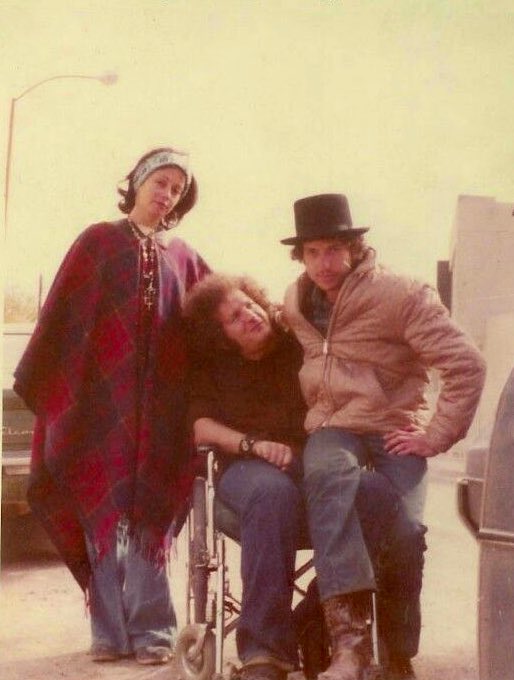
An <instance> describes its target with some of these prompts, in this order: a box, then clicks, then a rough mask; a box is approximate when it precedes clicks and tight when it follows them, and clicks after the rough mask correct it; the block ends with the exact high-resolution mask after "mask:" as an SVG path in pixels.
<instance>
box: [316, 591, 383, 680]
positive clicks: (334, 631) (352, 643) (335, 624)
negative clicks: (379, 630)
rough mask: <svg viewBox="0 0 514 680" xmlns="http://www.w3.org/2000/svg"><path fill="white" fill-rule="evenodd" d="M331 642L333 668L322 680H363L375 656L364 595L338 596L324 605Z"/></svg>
mask: <svg viewBox="0 0 514 680" xmlns="http://www.w3.org/2000/svg"><path fill="white" fill-rule="evenodd" d="M323 613H324V615H325V621H326V624H327V630H328V636H329V639H330V648H331V658H330V666H329V667H328V668H327V670H326V671H324V672H323V673H320V674H319V675H318V680H363V678H364V672H365V670H366V669H367V668H368V667H369V665H370V662H371V656H372V651H371V650H372V646H371V636H370V632H369V628H368V623H367V621H366V615H365V607H364V605H363V602H362V598H361V594H360V593H358V594H356V593H351V594H348V595H336V596H335V597H331V598H329V599H328V600H325V602H323Z"/></svg>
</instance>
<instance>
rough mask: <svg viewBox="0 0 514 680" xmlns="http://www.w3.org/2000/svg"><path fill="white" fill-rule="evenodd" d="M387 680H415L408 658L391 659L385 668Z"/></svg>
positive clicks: (395, 657)
mask: <svg viewBox="0 0 514 680" xmlns="http://www.w3.org/2000/svg"><path fill="white" fill-rule="evenodd" d="M387 680H416V674H415V673H414V669H413V668H412V664H411V660H410V659H409V657H408V656H393V657H391V659H390V660H389V666H388V668H387Z"/></svg>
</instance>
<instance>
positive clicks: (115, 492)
mask: <svg viewBox="0 0 514 680" xmlns="http://www.w3.org/2000/svg"><path fill="white" fill-rule="evenodd" d="M127 182H128V186H127V188H126V189H125V190H121V189H120V190H119V191H120V194H121V195H122V200H121V202H120V203H119V208H120V210H121V211H122V212H123V213H125V214H126V215H127V217H126V218H125V219H121V220H119V221H117V222H100V223H98V224H94V225H92V226H90V227H88V228H87V229H86V230H85V231H84V232H83V233H82V234H81V235H80V236H79V237H78V238H77V240H76V241H75V243H74V244H73V245H72V246H71V248H70V250H69V252H68V253H67V255H66V257H65V259H64V261H63V263H62V265H61V267H60V269H59V271H58V273H57V276H56V278H55V281H54V283H53V285H52V287H51V289H50V291H49V294H48V297H47V300H46V302H45V305H44V307H43V309H42V312H41V317H40V319H39V322H38V324H37V326H36V329H35V331H34V334H33V336H32V338H31V341H30V343H29V345H28V347H27V350H26V352H25V354H24V355H23V357H22V359H21V361H20V364H19V365H18V367H17V369H16V371H15V390H16V391H17V392H18V394H19V395H20V396H21V397H22V398H23V399H24V400H25V402H26V403H27V405H28V406H29V407H30V409H31V410H32V411H33V412H34V413H35V414H36V416H37V419H36V428H35V434H34V442H33V451H32V464H31V482H30V487H29V492H28V497H29V502H30V504H31V507H32V509H33V511H34V513H35V514H36V515H37V516H38V517H39V518H40V519H41V520H42V522H43V524H44V526H45V527H46V529H47V531H48V533H49V535H50V537H51V538H52V540H53V541H54V543H55V545H56V546H57V548H58V549H59V551H60V553H61V555H62V557H63V559H64V561H65V562H66V564H67V566H68V567H69V568H70V570H71V572H72V573H73V575H74V577H75V578H76V580H77V581H78V583H79V584H80V586H81V588H82V589H83V590H84V591H86V592H87V594H88V598H89V603H90V611H91V626H92V650H91V651H92V654H93V659H94V660H96V661H111V660H116V659H119V658H122V657H124V656H128V655H132V654H135V655H136V660H137V661H138V662H139V663H143V664H154V663H164V662H166V661H168V660H169V658H170V656H171V652H172V648H173V641H174V633H175V628H176V618H175V613H174V609H173V604H172V602H171V598H170V592H169V585H168V579H167V573H166V569H165V562H166V555H167V548H168V547H169V542H168V540H169V534H170V526H171V523H172V521H173V518H174V517H175V515H176V512H177V509H178V508H179V507H180V505H181V503H182V502H183V500H184V496H185V495H186V494H187V491H188V483H189V475H188V472H187V467H188V459H187V458H188V447H187V442H186V438H185V436H184V432H185V429H184V398H183V388H184V385H183V382H184V370H185V365H186V353H185V346H184V341H183V336H182V319H181V306H182V301H183V298H184V295H185V294H186V292H187V291H188V290H189V288H190V287H191V286H192V285H193V284H194V283H195V282H197V281H198V280H199V279H201V278H202V276H203V275H204V274H205V273H206V272H207V271H208V268H207V266H206V264H205V263H204V261H203V260H202V258H201V257H200V256H199V255H198V254H197V253H196V252H195V251H194V250H192V249H191V248H189V247H188V246H187V245H186V244H185V243H184V242H183V241H181V240H179V239H176V238H170V235H169V232H168V229H169V228H170V227H172V226H175V225H176V224H177V223H178V222H179V221H180V220H181V218H182V217H183V216H184V215H185V214H186V213H187V212H188V211H189V210H190V209H191V208H192V207H193V206H194V204H195V202H196V196H197V184H196V180H195V178H194V177H193V175H192V174H191V171H190V168H189V162H188V156H187V154H184V153H181V152H178V151H176V150H174V149H171V148H161V149H156V150H153V151H151V152H150V153H148V154H146V155H144V156H143V157H142V158H141V159H140V160H139V161H138V163H137V164H136V166H135V167H134V169H133V170H132V171H131V172H130V173H129V174H128V176H127Z"/></svg>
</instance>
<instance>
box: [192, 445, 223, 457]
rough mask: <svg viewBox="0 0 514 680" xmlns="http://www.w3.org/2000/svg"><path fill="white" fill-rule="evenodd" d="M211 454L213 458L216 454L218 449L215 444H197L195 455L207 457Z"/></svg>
mask: <svg viewBox="0 0 514 680" xmlns="http://www.w3.org/2000/svg"><path fill="white" fill-rule="evenodd" d="M211 452H212V453H213V454H214V455H215V456H216V455H217V454H218V447H217V446H216V445H215V444H198V446H197V447H196V453H197V454H198V455H199V456H204V457H207V456H208V455H209V453H211Z"/></svg>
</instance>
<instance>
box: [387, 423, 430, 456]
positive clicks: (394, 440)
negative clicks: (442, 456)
mask: <svg viewBox="0 0 514 680" xmlns="http://www.w3.org/2000/svg"><path fill="white" fill-rule="evenodd" d="M384 446H385V449H386V451H387V453H392V454H394V455H396V456H409V455H412V456H420V458H431V457H432V456H437V454H438V453H439V451H436V450H435V449H434V448H433V446H432V445H431V444H429V442H428V440H427V435H426V432H425V430H424V429H423V428H422V427H419V426H417V425H410V426H409V427H405V428H403V429H401V430H394V432H388V433H387V434H385V435H384Z"/></svg>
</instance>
